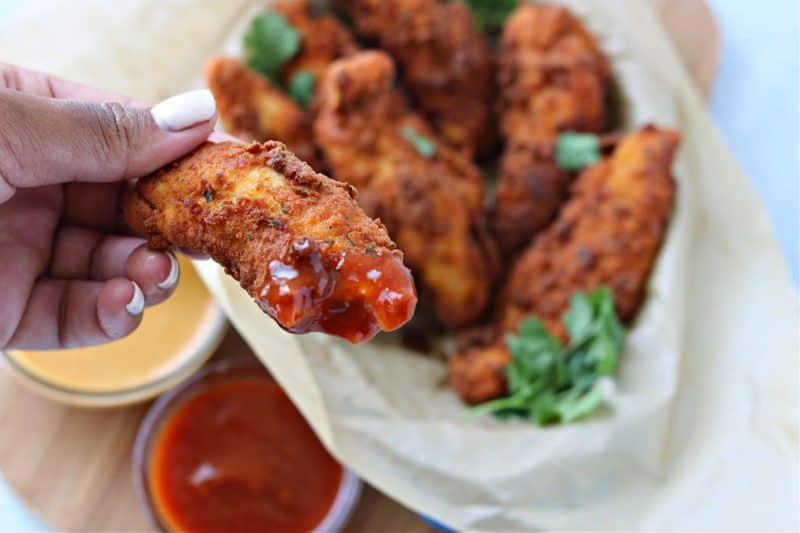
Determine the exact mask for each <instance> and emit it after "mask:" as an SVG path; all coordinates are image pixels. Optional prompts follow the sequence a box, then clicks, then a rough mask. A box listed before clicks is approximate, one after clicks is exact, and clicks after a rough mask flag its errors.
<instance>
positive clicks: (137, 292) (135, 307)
mask: <svg viewBox="0 0 800 533" xmlns="http://www.w3.org/2000/svg"><path fill="white" fill-rule="evenodd" d="M131 285H133V296H132V297H131V301H130V302H128V305H126V306H125V309H126V310H127V311H128V314H130V315H133V316H137V315H141V314H142V311H144V293H143V292H142V289H141V288H140V287H139V285H137V284H136V282H133V281H131Z"/></svg>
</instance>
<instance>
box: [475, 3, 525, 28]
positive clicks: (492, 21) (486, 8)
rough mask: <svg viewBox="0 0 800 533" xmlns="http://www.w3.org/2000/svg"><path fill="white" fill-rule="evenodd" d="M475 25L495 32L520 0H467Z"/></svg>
mask: <svg viewBox="0 0 800 533" xmlns="http://www.w3.org/2000/svg"><path fill="white" fill-rule="evenodd" d="M466 3H467V5H468V6H469V8H470V9H471V10H472V20H473V22H474V23H475V27H476V28H478V30H479V31H482V32H495V31H497V30H499V29H500V28H502V27H503V23H504V22H505V21H506V19H507V18H508V16H509V15H510V14H511V12H512V11H514V9H515V8H516V7H517V4H518V3H519V0H467V2H466Z"/></svg>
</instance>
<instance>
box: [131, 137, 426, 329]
mask: <svg viewBox="0 0 800 533" xmlns="http://www.w3.org/2000/svg"><path fill="white" fill-rule="evenodd" d="M356 198H357V193H356V191H355V190H354V189H353V187H351V186H350V185H347V184H345V183H341V182H338V181H335V180H332V179H330V178H328V177H326V176H323V175H322V174H317V173H316V172H314V170H312V169H311V167H309V166H308V165H307V164H305V163H304V162H302V161H300V160H299V159H297V157H295V156H294V154H292V153H291V152H289V151H288V150H287V149H286V147H285V146H284V145H283V144H281V143H279V142H275V141H270V142H266V143H264V144H257V143H254V144H251V145H249V146H248V145H242V144H237V143H230V142H225V143H219V144H211V143H206V144H204V145H203V146H201V147H200V148H199V149H197V150H196V151H195V152H193V153H192V154H190V155H188V156H186V157H184V158H183V159H181V160H179V161H177V162H175V163H172V164H171V165H169V166H167V167H164V168H163V169H161V170H159V171H157V172H155V173H154V174H151V175H150V176H147V177H145V178H142V179H140V180H139V181H138V182H137V184H136V186H135V189H133V190H132V191H131V192H130V193H129V194H128V195H127V196H126V197H125V200H124V215H125V220H126V222H127V223H128V225H129V226H130V227H131V228H132V229H133V230H134V231H136V232H138V233H141V234H144V235H146V236H147V237H148V242H149V244H150V246H152V247H154V248H167V247H171V246H178V247H185V248H190V249H193V250H197V251H200V252H202V253H205V254H208V255H209V256H211V258H212V259H214V260H215V261H217V262H218V263H220V264H221V265H222V266H223V267H224V268H225V271H226V272H227V273H228V274H230V275H231V276H233V277H234V278H235V279H236V280H237V281H239V283H240V284H241V285H242V287H243V288H244V289H245V290H246V291H247V292H248V293H249V294H250V295H251V296H252V297H253V298H254V299H255V301H256V302H257V303H258V305H259V306H260V307H261V308H262V309H263V310H264V311H265V312H266V313H267V314H268V315H270V316H271V317H272V318H274V319H275V320H276V321H277V323H278V324H280V325H281V326H282V327H283V328H285V329H287V330H288V331H291V332H295V333H303V332H307V331H322V332H326V333H330V334H333V335H338V336H341V337H344V338H346V339H348V340H350V341H351V342H361V341H364V340H367V339H369V338H371V337H372V336H374V335H375V333H376V332H377V331H379V330H381V329H383V330H392V329H395V328H398V327H400V326H401V325H403V324H404V323H405V322H407V321H408V320H409V319H410V318H411V315H412V314H413V312H414V307H415V305H416V301H417V297H416V292H415V288H414V283H413V280H412V277H411V274H410V272H409V271H408V269H407V268H406V267H405V266H404V265H403V262H402V258H403V254H402V252H401V251H400V250H398V249H397V248H396V246H395V245H394V243H393V242H392V241H391V239H390V238H389V236H388V234H387V233H386V229H385V228H384V227H383V226H382V225H381V224H380V223H379V222H377V221H375V220H372V219H371V218H369V217H368V216H366V214H365V213H364V211H362V210H361V208H360V207H359V206H358V203H357V201H356Z"/></svg>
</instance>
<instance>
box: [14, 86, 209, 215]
mask: <svg viewBox="0 0 800 533" xmlns="http://www.w3.org/2000/svg"><path fill="white" fill-rule="evenodd" d="M215 121H216V106H215V105H214V97H213V96H212V95H211V93H210V92H209V91H206V90H198V91H191V92H188V93H183V94H180V95H178V96H174V97H172V98H169V99H167V100H165V101H163V102H161V103H160V104H158V105H156V106H155V107H153V108H152V109H147V108H134V107H125V106H123V105H121V104H119V103H115V102H109V103H93V102H81V101H75V100H58V99H52V98H41V97H38V96H31V95H27V94H23V93H20V92H17V91H12V90H6V89H0V203H2V202H3V201H5V200H7V199H8V198H10V197H11V196H13V194H14V191H15V190H16V189H17V188H26V187H39V186H42V185H49V184H54V183H68V182H72V181H83V182H111V181H118V180H122V179H126V178H135V177H138V176H143V175H145V174H148V173H150V172H152V171H153V170H156V169H157V168H159V167H162V166H164V165H165V164H167V163H169V162H170V161H173V160H175V159H177V158H179V157H180V156H182V155H184V154H185V153H187V152H189V151H190V150H191V149H193V148H194V147H196V146H197V145H199V144H200V143H202V142H203V141H204V140H205V139H206V138H207V137H208V136H209V134H210V133H211V131H212V130H213V128H214V122H215Z"/></svg>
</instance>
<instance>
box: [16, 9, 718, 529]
mask: <svg viewBox="0 0 800 533" xmlns="http://www.w3.org/2000/svg"><path fill="white" fill-rule="evenodd" d="M650 2H651V3H652V4H653V6H654V7H655V9H656V11H657V13H658V15H659V16H660V18H661V20H662V21H663V23H664V25H665V26H666V29H667V32H668V33H669V35H670V37H671V38H672V39H673V41H674V43H675V46H676V48H677V50H678V52H679V53H680V55H681V57H682V59H683V61H684V63H685V65H686V67H687V69H688V71H689V73H690V74H691V76H692V78H693V79H694V80H695V82H696V83H697V86H698V88H699V89H700V91H701V92H702V93H703V94H704V95H705V96H706V97H708V95H709V94H710V91H711V87H712V84H713V80H714V77H715V74H716V69H717V60H718V55H719V36H718V31H717V27H716V24H715V22H714V18H713V15H712V14H711V11H710V10H709V8H708V6H707V5H706V4H705V2H704V1H703V0H650ZM245 353H251V352H250V349H249V348H248V347H247V346H246V345H245V343H244V342H243V341H242V339H241V338H240V337H239V335H238V334H237V333H236V332H235V331H234V330H233V329H231V330H230V331H229V333H228V335H227V336H226V338H225V340H224V341H223V343H222V345H221V346H220V348H219V350H218V352H217V355H216V356H215V357H225V356H230V355H241V354H245ZM147 407H148V405H139V406H135V407H129V408H123V409H117V410H108V411H87V410H80V409H75V408H70V407H65V406H62V405H59V404H56V403H53V402H51V401H49V400H46V399H44V398H42V397H40V396H37V395H36V394H34V393H33V392H30V391H29V390H28V389H26V388H25V387H24V386H22V385H20V384H18V383H17V382H16V381H14V380H13V378H11V377H10V376H9V375H7V374H6V373H0V471H2V473H3V475H4V476H5V478H6V480H7V481H8V482H9V484H10V485H11V487H12V489H13V490H14V491H15V492H16V493H17V495H18V496H19V497H20V498H21V499H22V500H23V501H24V502H25V503H26V504H27V505H28V506H29V507H30V508H31V509H32V510H33V511H34V513H36V514H37V515H38V516H39V518H40V519H41V520H42V521H44V522H45V524H47V525H48V526H50V527H53V528H55V529H59V530H82V531H87V530H92V531H101V530H102V531H109V530H113V531H144V530H149V529H151V528H152V526H151V524H150V523H149V522H148V519H147V517H146V515H145V513H144V510H143V508H142V507H141V505H140V504H139V502H138V500H137V499H136V495H135V494H134V490H133V483H132V480H131V461H130V457H131V448H132V444H133V439H134V437H135V435H136V430H137V428H138V426H139V422H140V421H141V419H142V417H143V416H144V413H145V412H146V410H147ZM347 530H348V531H353V532H360V531H383V532H385V531H431V530H432V529H431V528H430V526H428V525H426V524H425V523H424V522H423V521H422V520H421V519H420V518H419V517H418V516H417V515H416V514H415V513H413V512H412V511H410V510H408V509H406V508H404V507H402V506H401V505H400V504H398V503H396V502H394V501H393V500H391V499H390V498H388V497H386V496H384V495H382V494H381V493H380V492H378V491H377V490H376V489H374V488H372V487H369V486H367V487H365V491H364V493H363V495H362V498H361V500H360V502H359V504H358V507H357V508H356V511H355V514H354V515H353V517H352V519H351V521H350V523H349V524H348V527H347Z"/></svg>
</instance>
